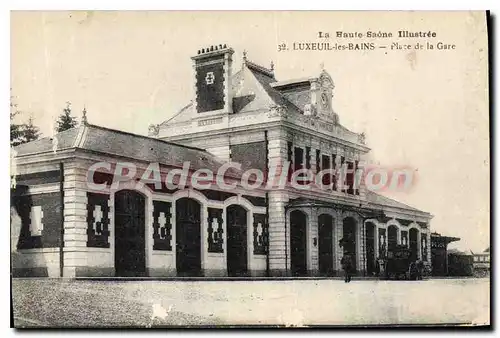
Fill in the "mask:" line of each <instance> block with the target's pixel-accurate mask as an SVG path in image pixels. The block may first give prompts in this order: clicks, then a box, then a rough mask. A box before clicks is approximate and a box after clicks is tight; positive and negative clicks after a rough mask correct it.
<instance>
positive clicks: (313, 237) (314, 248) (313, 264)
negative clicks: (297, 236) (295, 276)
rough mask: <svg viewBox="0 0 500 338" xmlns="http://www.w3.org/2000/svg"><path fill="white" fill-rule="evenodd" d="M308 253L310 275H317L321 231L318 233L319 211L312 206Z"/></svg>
mask: <svg viewBox="0 0 500 338" xmlns="http://www.w3.org/2000/svg"><path fill="white" fill-rule="evenodd" d="M308 233H309V236H308V251H309V253H308V255H307V259H308V262H307V269H308V270H309V271H308V274H309V276H316V275H318V272H319V262H318V257H319V256H318V243H319V237H318V235H319V233H318V212H317V210H316V208H312V210H311V211H310V212H309V224H308Z"/></svg>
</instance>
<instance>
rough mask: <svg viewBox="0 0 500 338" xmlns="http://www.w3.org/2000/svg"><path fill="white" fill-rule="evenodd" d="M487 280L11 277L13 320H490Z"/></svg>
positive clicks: (156, 323) (165, 323)
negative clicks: (159, 279)
mask: <svg viewBox="0 0 500 338" xmlns="http://www.w3.org/2000/svg"><path fill="white" fill-rule="evenodd" d="M489 288H490V281H489V279H433V280H425V281H374V280H364V281H359V280H355V281H352V282H351V283H349V284H345V283H344V282H343V281H340V280H300V281H290V280H284V281H283V280H281V281H217V282H214V281H202V282H195V281H190V282H188V281H60V280H48V279H16V280H13V282H12V294H13V305H14V317H15V326H16V327H29V326H40V325H44V326H71V327H76V326H87V327H88V326H92V327H102V326H142V327H149V326H171V325H182V326H186V325H221V324H222V325H224V324H226V325H230V324H257V325H259V324H260V325H349V324H351V325H353V324H356V325H376V324H436V323H461V324H469V323H489V308H490V304H489V296H490V294H489V292H490V290H489ZM153 313H156V314H157V315H158V316H157V317H155V318H153Z"/></svg>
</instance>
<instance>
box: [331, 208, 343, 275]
mask: <svg viewBox="0 0 500 338" xmlns="http://www.w3.org/2000/svg"><path fill="white" fill-rule="evenodd" d="M333 225H334V229H333V231H334V232H335V240H336V241H335V243H334V244H335V245H334V247H333V250H334V252H335V261H334V262H333V268H334V270H335V271H336V272H337V274H338V275H341V274H342V272H341V270H342V266H341V264H340V260H341V259H342V256H343V255H344V253H343V251H342V248H341V247H340V245H339V241H340V239H341V238H342V237H344V228H343V223H342V213H341V212H339V211H336V216H335V219H334V223H333Z"/></svg>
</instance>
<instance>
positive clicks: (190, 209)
mask: <svg viewBox="0 0 500 338" xmlns="http://www.w3.org/2000/svg"><path fill="white" fill-rule="evenodd" d="M175 215H176V217H175V231H176V254H177V256H176V264H177V275H179V276H201V234H200V230H201V221H200V220H201V206H200V204H199V203H198V202H197V201H195V200H193V199H191V198H180V199H178V200H177V202H176V203H175Z"/></svg>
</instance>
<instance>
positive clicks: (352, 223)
mask: <svg viewBox="0 0 500 338" xmlns="http://www.w3.org/2000/svg"><path fill="white" fill-rule="evenodd" d="M356 223H357V222H356V220H355V219H354V218H353V217H347V218H344V221H343V236H342V240H341V242H342V250H343V253H344V255H349V257H350V258H351V266H352V267H353V269H354V270H356V267H357V265H356V262H357V255H356V245H357V243H356V227H357V224H356Z"/></svg>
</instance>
